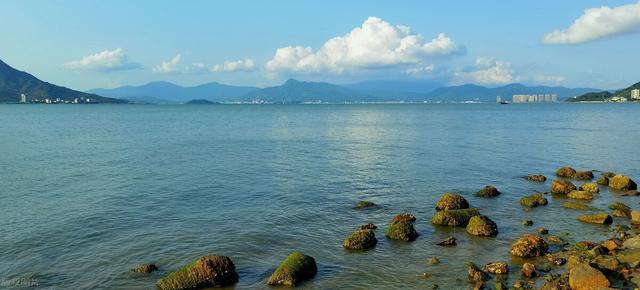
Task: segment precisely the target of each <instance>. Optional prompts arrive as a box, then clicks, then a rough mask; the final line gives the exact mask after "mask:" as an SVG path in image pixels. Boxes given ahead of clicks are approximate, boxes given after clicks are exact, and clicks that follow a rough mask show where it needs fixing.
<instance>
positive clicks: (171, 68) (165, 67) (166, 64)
mask: <svg viewBox="0 0 640 290" xmlns="http://www.w3.org/2000/svg"><path fill="white" fill-rule="evenodd" d="M181 58H182V55H180V54H179V53H178V54H176V56H174V57H173V58H172V59H170V60H167V61H163V62H162V63H161V64H159V65H157V66H156V67H155V68H154V69H153V71H154V72H158V73H171V72H176V71H177V68H178V65H179V64H180V59H181Z"/></svg>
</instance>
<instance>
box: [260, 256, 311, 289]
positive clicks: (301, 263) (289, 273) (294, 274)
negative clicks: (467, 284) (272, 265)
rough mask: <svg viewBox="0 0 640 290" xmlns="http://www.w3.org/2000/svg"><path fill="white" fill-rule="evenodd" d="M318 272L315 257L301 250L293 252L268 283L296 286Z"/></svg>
mask: <svg viewBox="0 0 640 290" xmlns="http://www.w3.org/2000/svg"><path fill="white" fill-rule="evenodd" d="M317 272H318V266H317V265H316V260H315V259H314V258H312V257H310V256H307V255H305V254H303V253H300V252H293V253H291V254H289V256H287V258H286V259H284V261H282V263H281V264H280V266H278V268H277V269H276V270H275V271H274V272H273V274H271V276H270V277H269V279H268V280H267V284H269V285H271V286H276V285H281V286H296V285H298V284H300V283H302V282H304V281H307V280H311V279H312V278H313V277H315V275H316V273H317Z"/></svg>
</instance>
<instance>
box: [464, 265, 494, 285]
mask: <svg viewBox="0 0 640 290" xmlns="http://www.w3.org/2000/svg"><path fill="white" fill-rule="evenodd" d="M467 273H468V274H469V281H470V282H472V283H474V284H476V285H477V284H482V283H484V282H486V281H487V280H489V275H487V273H485V272H482V271H481V270H480V268H478V266H476V264H474V263H472V262H469V263H467Z"/></svg>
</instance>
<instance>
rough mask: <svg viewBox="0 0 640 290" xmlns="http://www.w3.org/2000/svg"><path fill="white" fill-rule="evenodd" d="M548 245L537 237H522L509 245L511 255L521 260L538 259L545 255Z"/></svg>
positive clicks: (528, 235)
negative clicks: (521, 258)
mask: <svg viewBox="0 0 640 290" xmlns="http://www.w3.org/2000/svg"><path fill="white" fill-rule="evenodd" d="M548 250H549V245H548V244H547V242H546V241H545V240H544V239H542V238H541V237H539V236H537V235H530V234H527V235H523V236H522V237H520V238H519V239H518V240H517V241H516V242H515V243H513V245H511V255H514V256H517V257H523V258H533V257H539V256H542V255H544V254H546V253H547V251H548Z"/></svg>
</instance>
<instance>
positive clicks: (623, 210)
mask: <svg viewBox="0 0 640 290" xmlns="http://www.w3.org/2000/svg"><path fill="white" fill-rule="evenodd" d="M609 209H610V210H612V211H613V216H617V217H627V218H628V217H631V208H630V207H629V206H628V205H626V204H624V203H622V202H619V201H616V202H614V203H612V204H610V205H609Z"/></svg>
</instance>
